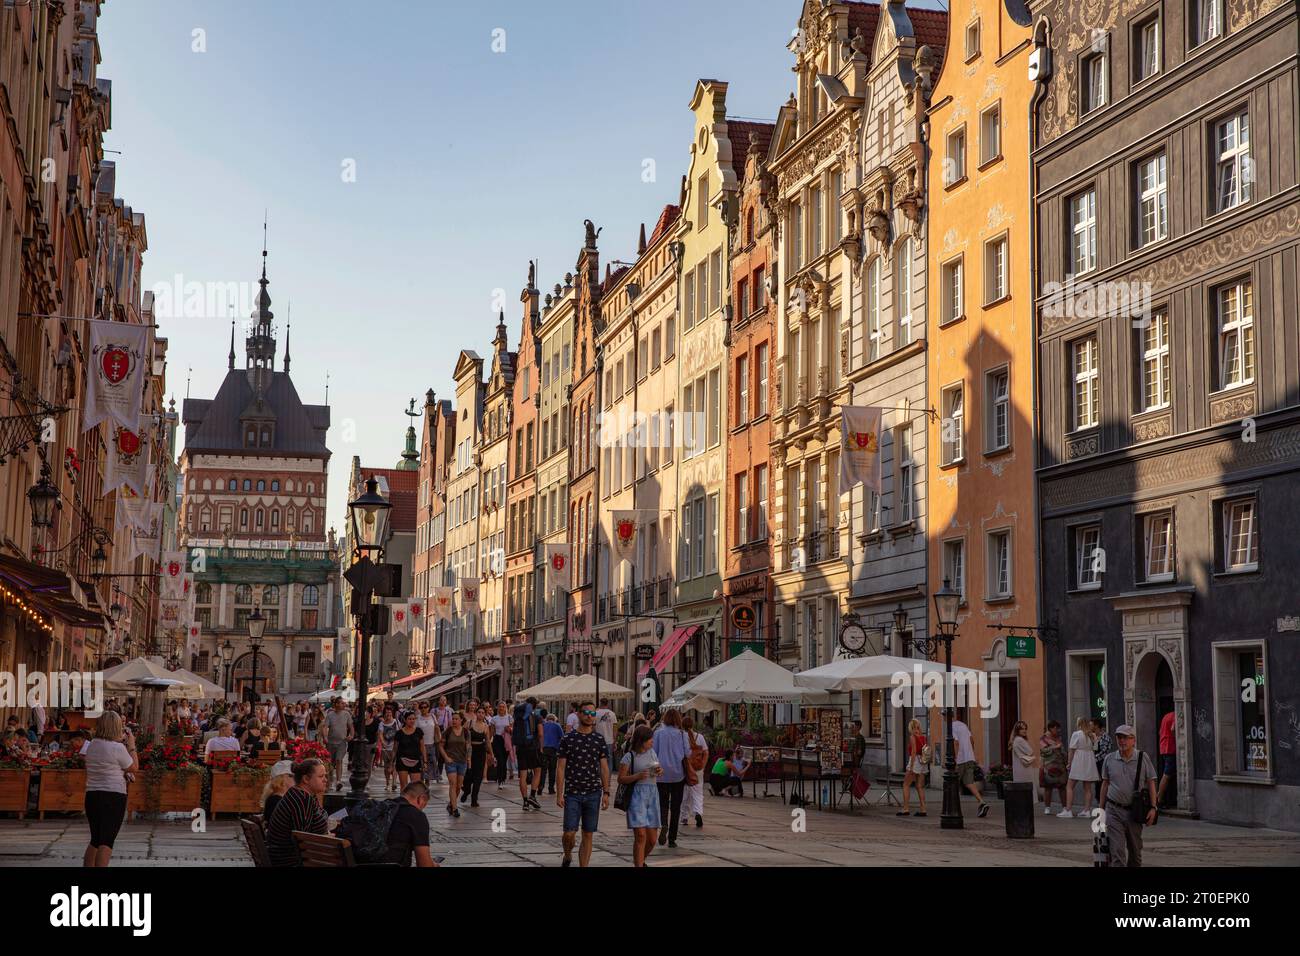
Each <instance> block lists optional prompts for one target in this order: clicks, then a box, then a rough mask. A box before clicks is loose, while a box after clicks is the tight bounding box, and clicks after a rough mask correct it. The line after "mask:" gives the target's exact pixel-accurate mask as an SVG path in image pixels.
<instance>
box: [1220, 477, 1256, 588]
mask: <svg viewBox="0 0 1300 956" xmlns="http://www.w3.org/2000/svg"><path fill="white" fill-rule="evenodd" d="M1220 505H1221V507H1222V509H1223V510H1222V518H1221V521H1222V532H1221V533H1222V534H1223V573H1225V574H1245V573H1248V572H1251V571H1258V570H1259V498H1258V497H1257V496H1256V495H1247V496H1244V497H1237V498H1225V499H1223V500H1222V501H1221V502H1220ZM1246 506H1249V508H1250V517H1249V519H1247V520H1248V522H1249V527H1248V530H1247V532H1246V546H1245V556H1246V557H1247V558H1250V557H1251V556H1252V555H1253V557H1254V560H1246V561H1242V562H1240V563H1234V556H1235V555H1236V554H1237V553H1239V549H1236V548H1234V547H1233V538H1234V537H1235V535H1234V530H1235V512H1236V510H1237V509H1238V508H1244V507H1246Z"/></svg>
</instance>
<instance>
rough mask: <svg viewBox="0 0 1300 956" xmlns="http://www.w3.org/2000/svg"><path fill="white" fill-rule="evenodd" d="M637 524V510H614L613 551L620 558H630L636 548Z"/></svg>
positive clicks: (638, 521)
mask: <svg viewBox="0 0 1300 956" xmlns="http://www.w3.org/2000/svg"><path fill="white" fill-rule="evenodd" d="M638 524H640V514H639V512H636V511H615V512H614V553H615V554H616V555H618V556H619V557H620V558H624V559H626V560H628V561H631V560H632V556H633V550H634V549H635V548H636V535H637V525H638Z"/></svg>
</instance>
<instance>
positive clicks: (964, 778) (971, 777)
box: [957, 760, 976, 787]
mask: <svg viewBox="0 0 1300 956" xmlns="http://www.w3.org/2000/svg"><path fill="white" fill-rule="evenodd" d="M975 766H976V764H975V761H974V760H967V761H965V762H964V763H959V764H958V765H957V778H958V781H959V782H960V783H961V785H962V786H963V787H969V786H970V785H971V784H973V783H974V782H975Z"/></svg>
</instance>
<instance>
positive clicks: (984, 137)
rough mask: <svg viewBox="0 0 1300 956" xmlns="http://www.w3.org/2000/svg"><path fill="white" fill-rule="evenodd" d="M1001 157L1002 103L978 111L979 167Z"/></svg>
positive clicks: (999, 101)
mask: <svg viewBox="0 0 1300 956" xmlns="http://www.w3.org/2000/svg"><path fill="white" fill-rule="evenodd" d="M990 123H991V125H990ZM1001 156H1002V101H1001V100H998V102H996V103H993V104H991V105H989V106H986V107H985V108H984V109H983V110H981V111H980V167H981V168H983V167H985V166H987V165H988V164H989V163H991V162H994V161H995V160H997V159H1000V158H1001Z"/></svg>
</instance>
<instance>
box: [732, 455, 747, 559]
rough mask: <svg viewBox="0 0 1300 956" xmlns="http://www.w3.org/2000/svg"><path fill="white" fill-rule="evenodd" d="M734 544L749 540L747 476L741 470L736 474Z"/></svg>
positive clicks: (744, 542)
mask: <svg viewBox="0 0 1300 956" xmlns="http://www.w3.org/2000/svg"><path fill="white" fill-rule="evenodd" d="M735 522H736V544H737V545H742V544H746V543H747V542H748V541H749V476H748V475H746V474H744V473H743V472H742V473H741V474H739V475H737V476H736V515H735Z"/></svg>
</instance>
